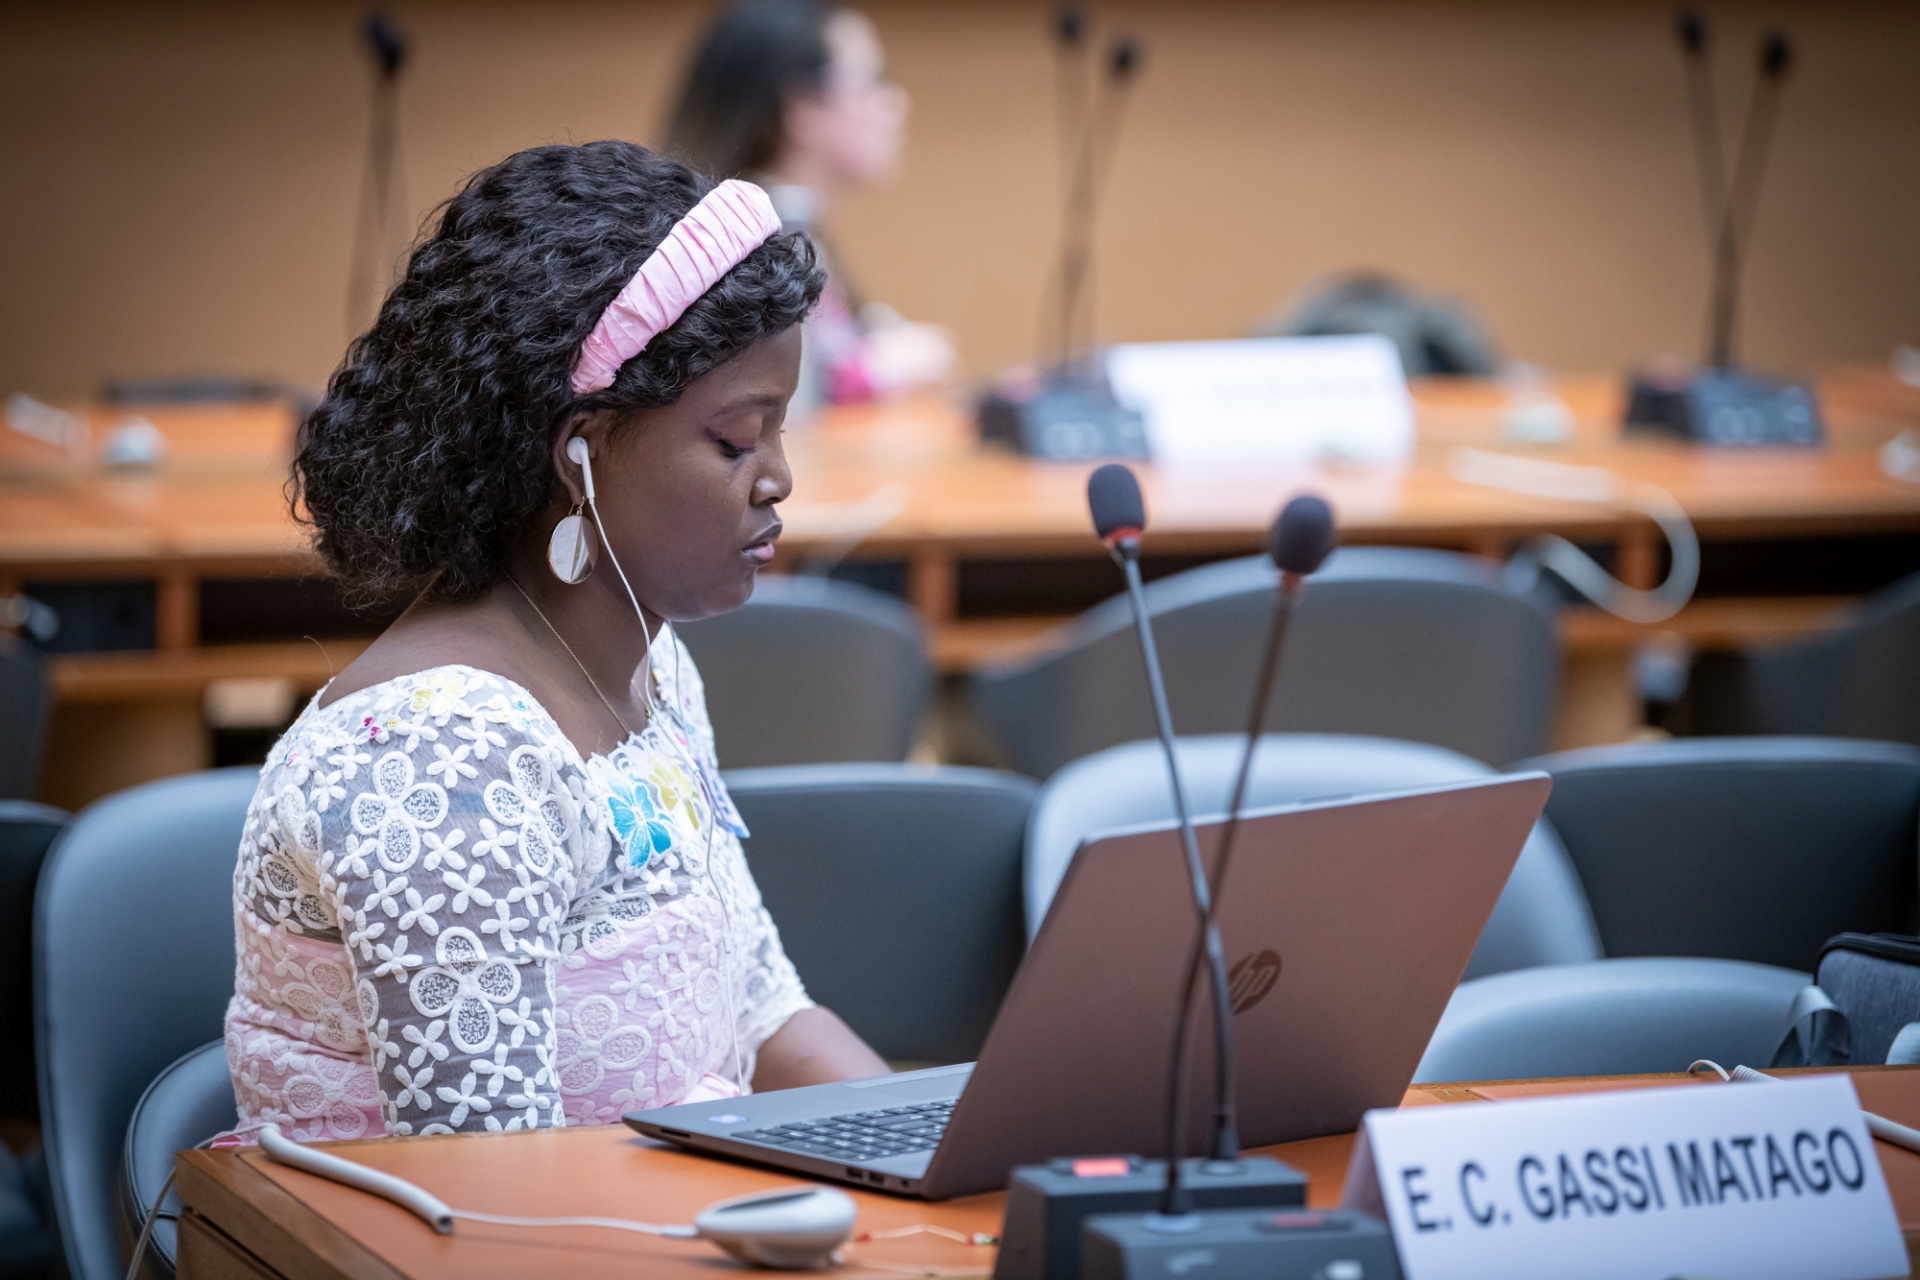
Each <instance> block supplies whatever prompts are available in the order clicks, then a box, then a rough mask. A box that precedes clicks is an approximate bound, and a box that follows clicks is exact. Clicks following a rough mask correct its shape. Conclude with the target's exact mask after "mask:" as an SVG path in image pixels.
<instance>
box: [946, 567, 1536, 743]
mask: <svg viewBox="0 0 1920 1280" xmlns="http://www.w3.org/2000/svg"><path fill="white" fill-rule="evenodd" d="M1277 581H1278V575H1277V573H1276V571H1275V570H1274V568H1273V566H1272V564H1271V563H1270V562H1269V561H1268V560H1267V559H1266V558H1265V557H1252V558H1248V559H1244V560H1230V561H1226V562H1224V563H1221V564H1215V565H1208V566H1206V567H1204V568H1200V569H1194V570H1191V571H1189V572H1187V573H1181V574H1175V575H1174V576H1172V577H1169V578H1162V579H1160V580H1159V581H1157V582H1154V583H1151V584H1149V586H1148V587H1147V604H1148V608H1149V610H1150V611H1151V612H1152V614H1153V620H1154V621H1153V626H1154V640H1155V643H1156V644H1157V646H1158V648H1159V651H1160V662H1161V665H1162V667H1163V668H1164V670H1165V672H1166V679H1167V700H1168V702H1169V704H1170V705H1171V707H1172V711H1173V723H1174V728H1175V730H1176V732H1179V733H1181V734H1200V733H1229V732H1244V731H1245V729H1246V724H1247V702H1248V699H1249V698H1250V697H1251V696H1252V693H1253V680H1254V673H1255V669H1256V667H1257V666H1258V663H1259V656H1260V650H1261V648H1262V646H1263V645H1264V644H1265V642H1266V635H1267V626H1268V622H1269V619H1270V618H1271V617H1272V615H1273V594H1274V591H1275V590H1276V584H1277ZM1056 638H1057V639H1058V641H1059V647H1058V648H1056V649H1054V650H1053V651H1050V652H1047V653H1044V654H1042V655H1040V656H1038V657H1036V658H1033V659H1030V660H1027V661H1024V662H1020V663H1016V664H1011V665H1006V666H1001V667H997V668H990V669H988V670H985V671H982V672H981V673H980V674H979V675H978V676H976V677H975V679H974V682H973V697H974V703H975V706H976V707H977V708H978V710H979V712H980V714H981V717H982V719H983V720H984V721H985V722H986V725H987V727H988V729H989V730H990V731H991V732H992V733H993V734H994V736H995V737H996V738H997V739H998V740H999V743H1000V745H1001V747H1002V748H1003V749H1004V750H1005V752H1006V753H1007V756H1008V758H1009V759H1010V760H1011V761H1012V762H1013V764H1014V767H1015V768H1018V769H1020V770H1021V771H1022V772H1025V773H1030V774H1032V775H1033V776H1035V777H1039V778H1044V777H1046V776H1048V775H1049V774H1051V773H1052V772H1053V771H1054V770H1056V769H1058V768H1060V767H1061V766H1062V765H1064V764H1066V763H1067V762H1068V761H1069V760H1074V759H1077V758H1078V757H1080V756H1084V755H1088V754H1090V753H1092V752H1094V751H1098V750H1100V749H1101V748H1103V747H1110V746H1113V745H1115V744H1116V743H1121V742H1131V741H1133V740H1135V739H1138V738H1147V737H1151V736H1153V733H1154V725H1153V719H1152V710H1151V707H1150V705H1149V704H1148V701H1147V693H1146V687H1145V684H1144V682H1143V681H1142V678H1141V670H1140V651H1139V647H1138V645H1137V643H1136V642H1135V640H1134V635H1133V623H1132V615H1131V614H1130V612H1129V610H1128V607H1127V602H1126V599H1125V598H1124V597H1115V598H1114V599H1111V600H1108V601H1105V602H1103V603H1102V604H1100V605H1097V606H1095V607H1094V608H1093V609H1091V610H1089V611H1088V612H1086V613H1085V614H1082V615H1081V616H1080V617H1079V618H1077V619H1075V620H1074V621H1073V622H1072V623H1070V624H1068V626H1067V628H1066V629H1065V631H1064V632H1063V633H1062V634H1060V635H1059V636H1058V637H1056ZM1558 675H1559V642H1558V640H1557V638H1556V636H1555V632H1554V627H1553V619H1552V618H1551V617H1550V616H1549V615H1548V613H1547V612H1546V610H1545V609H1543V608H1542V607H1541V606H1540V605H1539V604H1537V603H1536V602H1535V601H1533V600H1532V599H1530V598H1528V597H1526V596H1522V595H1517V594H1515V593H1514V592H1512V591H1510V590H1508V589H1507V588H1506V586H1505V585H1504V584H1503V581H1502V578H1501V575H1500V570H1499V567H1498V566H1497V565H1495V564H1493V563H1492V562H1491V561H1486V560H1481V559H1477V558H1475V557H1472V556H1465V555H1460V554H1458V553H1455V552H1450V551H1426V550H1420V549H1415V548H1406V547H1347V548H1342V549H1341V550H1339V551H1337V552H1335V553H1334V554H1333V556H1332V557H1331V558H1329V560H1328V561H1327V563H1326V566H1325V567H1324V568H1323V569H1322V570H1321V571H1320V572H1319V573H1318V574H1316V575H1314V577H1313V578H1312V579H1310V580H1309V582H1308V584H1307V587H1306V590H1305V592H1304V593H1303V595H1302V598H1301V601H1300V605H1299V608H1298V610H1297V611H1296V613H1295V615H1294V617H1293V620H1292V622H1291V624H1290V627H1289V630H1288V633H1287V648H1286V652H1285V656H1284V657H1283V658H1282V659H1281V664H1280V673H1279V678H1278V681H1277V682H1276V685H1275V689H1274V695H1273V701H1272V704H1271V717H1270V719H1269V720H1268V723H1267V727H1268V728H1269V729H1272V730H1274V731H1277V732H1278V731H1286V732H1295V733H1358V734H1371V735H1377V736H1380V737H1388V738H1402V739H1407V740H1411V741H1415V742H1430V743H1434V744H1436V745H1438V746H1443V747H1448V748H1450V749H1452V750H1454V751H1458V752H1461V753H1463V754H1465V755H1469V756H1472V757H1473V758H1475V759H1476V760H1483V761H1486V762H1487V763H1489V764H1504V763H1505V762H1507V761H1509V760H1515V759H1518V758H1519V757H1521V756H1525V755H1530V754H1532V753H1534V752H1536V751H1539V750H1541V749H1542V748H1544V747H1545V745H1546V732H1547V724H1548V716H1549V714H1550V713H1551V711H1552V707H1553V695H1554V682H1555V681H1556V680H1557V679H1558Z"/></svg>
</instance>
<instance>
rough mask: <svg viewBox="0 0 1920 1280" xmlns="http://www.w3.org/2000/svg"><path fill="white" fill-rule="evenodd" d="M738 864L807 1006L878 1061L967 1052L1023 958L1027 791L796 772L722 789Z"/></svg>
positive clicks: (924, 774)
mask: <svg viewBox="0 0 1920 1280" xmlns="http://www.w3.org/2000/svg"><path fill="white" fill-rule="evenodd" d="M726 782H727V789H728V790H729V791H730V792H731V793H732V794H733V799H734V802H735V803H736V804H737V805H738V806H739V808H740V813H741V816H742V817H744V818H745V819H746V823H747V826H748V828H749V829H750V830H751V831H752V832H753V834H752V836H751V837H750V838H748V840H747V841H746V851H747V860H748V862H749V863H750V864H751V865H752V867H753V875H754V879H755V880H756V881H758V882H759V885H760V893H761V896H762V897H763V898H764V899H765V900H766V904H767V909H768V910H769V911H770V912H771V913H772V915H773V919H774V923H775V924H776V925H778V926H779V928H780V937H781V941H782V942H783V943H784V945H785V947H786V952H787V955H788V957H789V958H790V959H791V960H792V961H793V963H794V965H795V967H796V968H798V969H799V971H800V978H801V980H802V981H803V982H805V983H806V985H807V992H808V994H809V995H811V996H812V997H813V998H814V999H815V1000H817V1001H818V1002H819V1003H821V1004H823V1005H825V1006H827V1007H828V1008H830V1009H832V1010H833V1011H834V1012H835V1013H837V1014H839V1015H840V1016H841V1017H842V1018H844V1019H845V1020H846V1022H847V1025H849V1026H851V1027H852V1028H853V1029H854V1030H855V1031H857V1032H859V1033H860V1035H861V1036H862V1037H864V1038H865V1039H866V1041H867V1043H868V1044H870V1045H872V1046H873V1047H874V1049H875V1050H876V1051H877V1052H878V1053H879V1054H880V1055H881V1056H882V1057H885V1058H889V1059H893V1060H895V1061H901V1060H907V1061H914V1062H964V1061H968V1060H970V1059H972V1058H973V1057H974V1056H976V1055H977V1054H978V1052H979V1049H980V1045H981V1043H982V1042H983V1041H984V1040H985V1039H986V1035H987V1029H988V1027H990V1026H991V1025H992V1023H993V1017H994V1014H995V1013H996V1012H998V1010H999V1008H1000V999H1001V997H1002V996H1004V995H1005V994H1006V990H1007V985H1008V984H1009V983H1010V982H1012V981H1013V971H1014V969H1015V968H1017V967H1018V966H1019V963H1020V956H1021V953H1022V951H1023V950H1024V949H1025V933H1024V931H1023V930H1022V928H1021V906H1020V861H1021V848H1022V845H1023V844H1024V841H1025V837H1026V828H1027V813H1028V810H1030V809H1031V808H1032V807H1033V796H1034V790H1035V788H1034V785H1033V784H1032V783H1031V782H1029V781H1028V780H1027V779H1025V778H1020V777H1016V776H1014V775H1012V774H1005V773H996V772H993V771H991V770H986V769H963V768H953V767H933V766H917V765H878V764H867V765H859V764H849V765H803V766H795V767H792V768H785V769H749V770H745V771H741V772H735V773H729V774H727V775H726Z"/></svg>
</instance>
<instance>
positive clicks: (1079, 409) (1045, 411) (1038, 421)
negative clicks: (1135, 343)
mask: <svg viewBox="0 0 1920 1280" xmlns="http://www.w3.org/2000/svg"><path fill="white" fill-rule="evenodd" d="M1053 39H1054V65H1055V76H1056V86H1055V89H1056V103H1057V109H1058V116H1059V121H1058V124H1059V132H1060V190H1061V210H1060V252H1059V258H1058V265H1057V266H1056V268H1055V270H1054V275H1053V280H1052V283H1051V285H1050V286H1049V299H1048V303H1047V304H1046V305H1043V306H1042V308H1041V322H1040V333H1039V342H1038V348H1039V350H1038V355H1037V358H1036V363H1037V365H1038V366H1039V368H1040V372H1039V373H1038V374H1037V375H1031V374H1029V375H1021V376H1015V377H1009V378H1006V379H1003V380H1002V381H1001V382H1000V383H999V384H998V385H996V386H994V387H993V388H991V389H990V390H989V391H988V392H987V393H986V394H985V395H983V396H982V397H981V399H980V403H979V426H980V436H981V439H983V440H997V441H1000V442H1001V443H1004V444H1007V445H1009V446H1011V447H1013V448H1014V449H1016V450H1018V451H1020V452H1022V453H1027V454H1031V455H1033V456H1035V457H1040V458H1048V459H1052V460H1056V461H1074V460H1078V459H1084V458H1106V457H1123V458H1144V457H1146V456H1147V436H1146V424H1145V422H1144V420H1143V419H1142V418H1141V416H1140V414H1139V413H1137V412H1135V411H1134V410H1132V409H1128V408H1126V407H1124V406H1123V405H1121V404H1120V403H1119V402H1118V401H1116V400H1115V399H1114V396H1113V389H1112V387H1111V386H1110V385H1109V383H1108V381H1107V376H1106V371H1105V369H1104V368H1103V367H1102V365H1101V363H1100V360H1099V358H1098V354H1097V352H1096V351H1095V350H1094V349H1093V340H1092V330H1093V321H1092V313H1093V238H1094V228H1095V226H1096V225H1097V223H1098V220H1099V212H1100V200H1101V196H1102V195H1103V194H1104V192H1105V190H1106V183H1107V176H1108V175H1109V174H1110V173H1111V172H1112V169H1113V157H1114V154H1115V152H1116V150H1117V149H1118V146H1119V140H1120V126H1121V122H1122V121H1123V119H1124V118H1125V114H1126V105H1127V101H1128V99H1129V98H1130V97H1131V96H1132V89H1133V85H1134V83H1135V81H1136V80H1137V79H1138V77H1139V71H1140V66H1141V61H1142V58H1143V53H1142V50H1141V46H1140V42H1139V41H1138V40H1137V39H1135V38H1134V37H1132V36H1126V35H1122V36H1117V37H1115V38H1114V40H1113V41H1112V42H1111V44H1110V45H1109V46H1108V48H1107V53H1106V57H1105V59H1104V60H1103V66H1102V71H1103V74H1101V76H1100V77H1099V79H1098V83H1097V85H1096V83H1095V81H1094V77H1093V74H1092V68H1091V66H1090V60H1091V57H1092V42H1091V40H1090V39H1089V36H1088V25H1087V20H1086V16H1085V14H1084V13H1083V12H1082V11H1081V10H1080V9H1079V7H1078V6H1076V5H1071V4H1069V5H1064V6H1062V7H1061V8H1060V9H1058V10H1057V11H1056V12H1055V14H1054V21H1053Z"/></svg>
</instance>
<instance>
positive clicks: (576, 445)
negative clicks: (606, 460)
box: [567, 436, 593, 502]
mask: <svg viewBox="0 0 1920 1280" xmlns="http://www.w3.org/2000/svg"><path fill="white" fill-rule="evenodd" d="M567 456H568V457H569V458H571V459H573V461H574V464H575V465H576V466H578V467H579V468H580V479H581V482H582V483H584V484H585V485H586V487H587V501H588V502H592V501H593V464H592V463H591V462H589V461H587V458H588V452H587V442H586V441H585V440H582V439H581V438H580V437H579V436H575V437H574V438H573V439H571V440H569V441H567Z"/></svg>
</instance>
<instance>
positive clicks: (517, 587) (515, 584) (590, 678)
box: [506, 573, 651, 738]
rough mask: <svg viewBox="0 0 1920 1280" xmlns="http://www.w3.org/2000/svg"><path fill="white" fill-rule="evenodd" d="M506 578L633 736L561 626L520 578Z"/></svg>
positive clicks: (627, 732)
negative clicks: (568, 640)
mask: <svg viewBox="0 0 1920 1280" xmlns="http://www.w3.org/2000/svg"><path fill="white" fill-rule="evenodd" d="M506 578H507V581H508V582H511V583H513V589H514V590H515V591H518V592H519V593H520V598H521V599H522V600H525V601H526V602H527V607H528V608H529V609H532V610H533V612H534V614H535V616H537V617H538V618H539V619H540V621H542V622H544V623H546V624H547V630H549V631H551V632H553V638H554V639H555V640H558V641H559V642H560V647H561V648H562V649H565V650H566V651H567V656H568V657H569V658H572V659H573V665H574V666H576V667H578V668H580V674H581V675H583V676H585V677H586V678H587V684H588V685H589V686H590V687H591V688H592V689H593V692H594V695H595V696H596V697H598V698H599V699H600V702H601V704H602V705H604V706H605V707H606V709H607V714H608V715H610V716H612V717H613V722H614V723H615V724H617V725H619V726H620V732H622V733H624V734H626V735H627V737H629V738H631V737H632V736H633V730H632V729H629V728H628V727H627V722H626V721H625V720H624V719H622V718H621V715H620V713H619V712H618V711H616V710H614V706H613V703H612V702H611V701H609V700H608V698H607V695H606V694H604V693H602V692H601V691H600V682H599V681H598V680H595V679H594V678H593V672H591V671H589V670H587V664H586V663H584V662H582V661H580V655H579V654H577V653H575V652H574V651H573V646H572V645H570V644H568V643H567V638H566V637H565V636H563V635H561V634H560V628H558V627H556V626H554V625H553V620H552V619H551V618H549V617H547V615H546V614H544V613H542V612H541V611H540V606H539V605H537V604H535V603H534V602H533V597H532V596H530V595H528V594H527V589H526V588H525V587H523V586H521V585H520V581H519V579H517V578H515V577H514V576H513V575H512V574H511V573H509V574H507V575H506ZM649 675H651V673H649Z"/></svg>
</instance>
